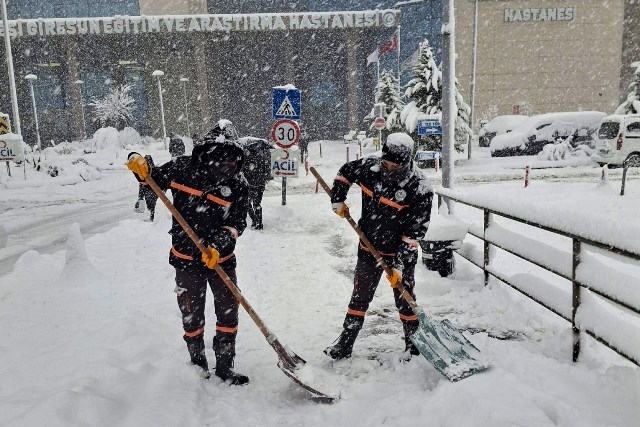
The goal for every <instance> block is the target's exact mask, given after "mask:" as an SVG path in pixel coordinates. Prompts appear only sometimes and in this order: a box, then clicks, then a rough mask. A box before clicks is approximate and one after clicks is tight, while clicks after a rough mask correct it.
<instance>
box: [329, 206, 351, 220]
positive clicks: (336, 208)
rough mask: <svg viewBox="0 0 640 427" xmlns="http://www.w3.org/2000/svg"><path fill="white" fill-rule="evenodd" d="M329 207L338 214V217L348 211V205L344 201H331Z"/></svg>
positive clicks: (341, 216) (342, 216) (343, 215)
mask: <svg viewBox="0 0 640 427" xmlns="http://www.w3.org/2000/svg"><path fill="white" fill-rule="evenodd" d="M331 209H333V211H334V212H335V213H336V215H338V216H339V217H340V218H344V217H345V215H346V214H347V213H349V206H347V204H346V203H345V202H338V203H332V204H331Z"/></svg>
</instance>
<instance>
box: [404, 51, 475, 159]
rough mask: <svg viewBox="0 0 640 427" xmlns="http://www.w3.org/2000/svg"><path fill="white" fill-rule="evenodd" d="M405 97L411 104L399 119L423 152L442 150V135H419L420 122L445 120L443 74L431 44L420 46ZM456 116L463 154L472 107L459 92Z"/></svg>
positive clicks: (458, 137) (457, 94)
mask: <svg viewBox="0 0 640 427" xmlns="http://www.w3.org/2000/svg"><path fill="white" fill-rule="evenodd" d="M405 96H406V97H407V98H409V99H410V102H409V103H408V104H407V105H406V106H405V107H404V109H403V110H402V113H401V115H400V119H401V121H402V123H403V124H404V126H405V129H406V131H407V132H408V133H409V134H410V135H411V136H412V137H413V139H414V141H416V143H417V145H418V146H419V148H421V149H426V150H436V151H440V150H442V137H441V136H418V133H417V127H418V120H419V119H421V118H424V117H425V114H426V115H430V116H433V115H437V116H439V118H440V119H441V118H442V73H441V71H440V69H439V68H438V66H437V65H436V61H435V59H434V58H433V51H432V50H431V46H430V45H429V41H428V40H426V39H425V41H424V42H422V43H420V48H419V57H418V64H417V65H416V66H415V67H414V68H413V71H412V78H411V80H410V81H409V83H407V85H406V90H405ZM455 101H456V109H457V116H456V120H455V132H454V134H455V148H456V150H458V151H460V150H461V149H462V147H463V146H464V145H466V144H467V143H468V142H469V141H470V139H471V135H472V131H471V128H470V127H469V115H470V114H471V108H469V106H468V105H467V104H466V103H465V102H464V99H463V98H462V95H461V94H460V92H459V91H458V81H457V80H456V93H455Z"/></svg>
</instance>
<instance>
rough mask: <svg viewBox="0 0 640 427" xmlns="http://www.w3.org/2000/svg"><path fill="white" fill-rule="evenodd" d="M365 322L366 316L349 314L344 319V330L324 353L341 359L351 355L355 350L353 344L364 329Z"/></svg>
mask: <svg viewBox="0 0 640 427" xmlns="http://www.w3.org/2000/svg"><path fill="white" fill-rule="evenodd" d="M363 323H364V317H362V316H354V315H352V314H347V316H346V317H345V319H344V324H343V325H342V326H343V328H344V329H343V331H342V333H341V334H340V336H339V337H338V339H336V340H335V341H334V344H333V345H331V346H329V347H327V348H325V349H324V354H326V355H328V356H329V357H331V358H332V359H336V360H340V359H346V358H348V357H351V352H352V350H353V344H354V343H355V342H356V338H358V333H359V332H360V329H362V324H363Z"/></svg>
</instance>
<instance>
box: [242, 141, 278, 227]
mask: <svg viewBox="0 0 640 427" xmlns="http://www.w3.org/2000/svg"><path fill="white" fill-rule="evenodd" d="M245 141H246V142H245V144H244V147H243V149H244V153H245V162H244V164H243V166H242V173H243V174H244V177H245V179H246V180H247V183H248V184H249V217H250V218H251V228H252V229H254V230H262V229H263V228H264V223H263V221H262V196H263V194H264V188H265V186H266V185H267V181H270V180H272V179H273V177H272V176H271V151H270V149H269V144H268V143H267V142H266V141H264V140H262V139H257V138H255V139H254V138H246V139H245Z"/></svg>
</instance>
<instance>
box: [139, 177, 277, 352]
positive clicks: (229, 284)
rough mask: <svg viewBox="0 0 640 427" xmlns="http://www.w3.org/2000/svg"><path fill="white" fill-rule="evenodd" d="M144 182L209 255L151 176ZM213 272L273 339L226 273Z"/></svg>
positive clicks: (261, 328)
mask: <svg viewBox="0 0 640 427" xmlns="http://www.w3.org/2000/svg"><path fill="white" fill-rule="evenodd" d="M145 182H146V183H147V184H149V186H150V187H151V189H152V190H153V192H154V193H156V194H157V195H158V197H159V198H160V200H162V203H164V205H165V206H166V207H167V209H169V212H171V215H173V217H174V218H175V219H176V221H178V224H180V226H181V227H182V229H183V230H184V231H185V233H187V235H188V236H189V238H190V239H191V240H192V241H193V243H194V244H195V245H196V246H197V247H198V249H199V250H200V252H202V253H207V254H208V253H209V250H208V248H207V247H206V246H205V245H204V243H202V241H201V240H200V238H199V237H198V235H197V234H196V233H195V231H193V229H192V228H191V226H189V224H188V223H187V221H186V220H185V219H184V217H183V216H182V215H181V214H180V212H178V210H177V209H176V208H175V206H173V203H171V201H170V200H169V198H168V197H167V195H166V194H164V191H162V190H161V189H160V187H158V184H156V182H155V181H154V180H153V178H151V176H150V175H148V176H147V177H146V178H145ZM214 270H215V271H216V273H218V275H219V276H220V278H221V279H222V281H223V282H224V284H225V285H227V288H229V290H230V291H231V293H232V294H233V296H235V297H236V299H237V300H238V302H239V303H240V304H241V305H242V306H243V307H244V309H245V310H246V311H247V313H248V314H249V316H250V317H251V318H252V319H253V321H254V322H255V323H256V325H257V326H258V328H259V329H260V331H261V332H262V334H263V335H264V336H265V338H267V341H269V340H272V339H274V337H275V336H274V335H273V334H272V333H271V331H269V328H267V326H266V325H265V324H264V322H263V321H262V319H260V317H259V316H258V314H257V313H256V312H255V310H254V309H253V307H251V305H249V303H248V302H247V300H246V299H245V298H244V296H243V295H242V293H241V292H240V289H238V287H237V286H236V285H235V284H234V283H233V281H232V280H231V278H230V277H229V276H228V275H227V273H225V271H224V270H223V269H222V267H220V265H218V264H216V265H215V267H214Z"/></svg>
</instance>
